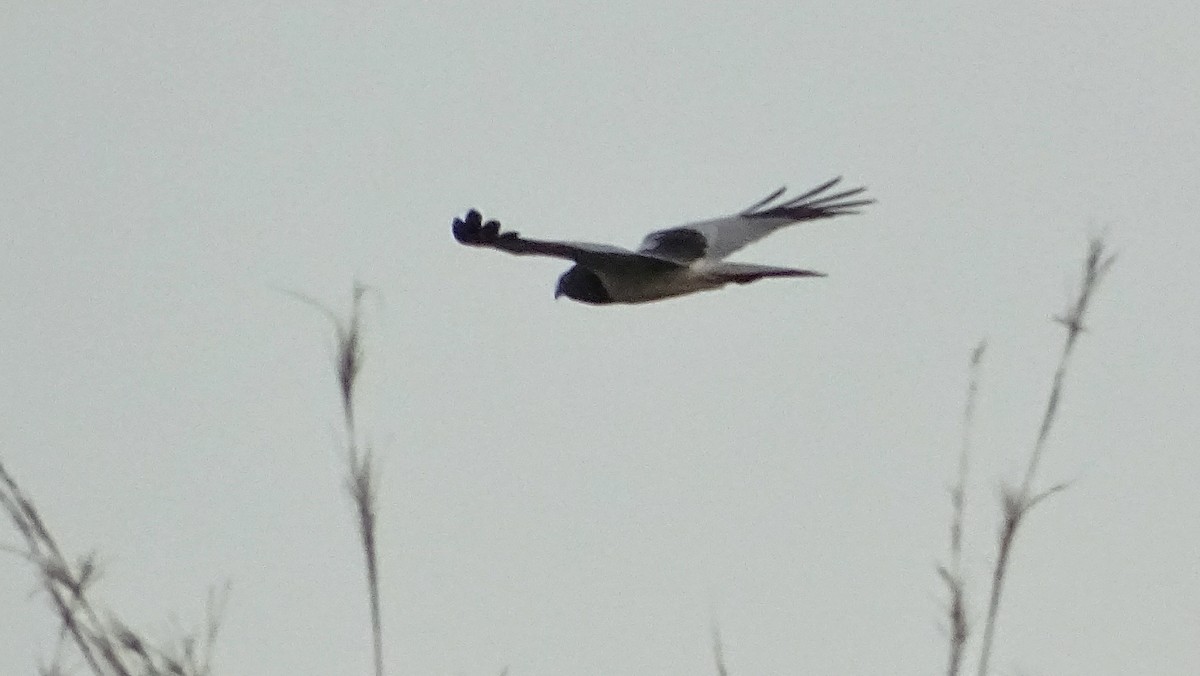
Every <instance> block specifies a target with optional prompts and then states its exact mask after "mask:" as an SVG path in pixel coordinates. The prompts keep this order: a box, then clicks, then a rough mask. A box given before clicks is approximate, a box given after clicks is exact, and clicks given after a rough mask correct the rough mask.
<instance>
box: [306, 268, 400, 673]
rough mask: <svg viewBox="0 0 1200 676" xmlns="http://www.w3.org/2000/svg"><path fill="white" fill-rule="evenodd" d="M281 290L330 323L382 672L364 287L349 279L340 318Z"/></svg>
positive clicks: (348, 484) (377, 658) (376, 652)
mask: <svg viewBox="0 0 1200 676" xmlns="http://www.w3.org/2000/svg"><path fill="white" fill-rule="evenodd" d="M283 291H284V293H287V294H288V295H291V296H292V297H294V298H297V299H299V300H301V301H303V302H305V303H307V304H309V305H311V306H313V307H315V308H316V309H318V310H320V311H321V313H323V314H324V315H325V316H326V317H327V318H329V320H330V322H331V323H332V324H333V329H334V338H335V340H336V341H337V348H336V349H337V354H336V356H335V371H336V374H335V375H336V377H337V384H338V392H339V394H340V396H341V402H342V416H343V421H344V423H345V426H346V490H347V492H348V493H349V494H350V498H351V500H352V501H353V502H354V509H355V518H356V521H357V525H358V534H359V540H360V543H361V545H362V549H363V558H364V565H365V568H366V574H367V600H368V603H369V605H370V616H371V638H372V641H371V644H372V649H373V650H372V652H373V656H374V664H375V676H383V617H382V611H381V608H380V606H381V604H380V595H379V554H378V549H377V547H376V537H375V533H376V516H377V514H378V512H377V510H376V491H375V465H374V455H373V453H372V449H371V448H370V446H367V447H365V448H364V447H363V446H362V445H361V443H360V441H359V434H358V429H357V422H356V416H355V398H354V393H355V385H356V384H357V382H358V375H359V373H360V372H361V370H362V361H363V352H362V299H363V295H364V294H365V293H366V292H367V287H365V286H363V285H362V284H358V283H355V285H354V291H353V293H352V295H351V299H350V315H349V317H348V318H347V319H346V320H345V321H343V320H342V319H341V318H340V317H339V316H338V315H337V314H336V313H334V312H333V311H331V310H329V309H328V308H326V307H325V306H323V305H321V304H320V303H319V302H317V301H315V300H313V299H312V298H310V297H309V296H305V295H303V294H300V293H296V292H294V291H287V290H283Z"/></svg>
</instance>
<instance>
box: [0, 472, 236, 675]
mask: <svg viewBox="0 0 1200 676" xmlns="http://www.w3.org/2000/svg"><path fill="white" fill-rule="evenodd" d="M0 509H3V510H4V511H5V512H6V513H7V514H8V517H9V520H10V521H11V522H12V523H13V526H14V527H15V528H16V530H17V532H18V533H20V535H21V537H22V539H23V540H24V541H25V549H24V550H18V549H14V548H10V547H5V548H4V550H5V551H8V552H10V553H14V554H16V555H18V556H21V557H22V558H24V559H25V560H27V561H29V562H30V563H31V564H32V565H33V566H34V567H35V568H36V569H37V572H38V578H39V582H40V585H41V589H42V591H44V592H45V593H46V596H47V597H48V598H49V599H50V603H51V606H52V607H53V608H54V611H55V613H56V614H57V615H58V618H59V621H60V622H61V623H62V627H61V630H60V632H59V639H58V643H57V646H56V650H55V656H54V659H53V660H52V661H51V663H50V664H49V665H42V666H39V668H38V671H39V673H41V674H44V675H46V676H51V675H54V676H57V675H59V674H63V673H66V668H65V667H64V666H63V665H62V662H63V661H64V659H66V658H65V656H64V653H65V652H66V651H65V648H66V647H67V646H68V645H70V646H72V647H74V648H75V651H76V652H77V653H78V654H79V657H80V658H81V659H82V660H83V662H84V664H85V665H86V667H87V669H88V671H90V672H91V673H92V674H94V675H95V676H134V675H135V674H136V676H168V675H169V676H206V675H207V674H209V673H211V663H212V653H213V648H214V646H215V644H216V638H217V633H218V629H219V626H220V616H221V613H222V607H223V601H222V602H217V600H216V597H215V596H213V595H211V594H210V597H209V607H208V617H207V624H206V627H205V630H204V631H203V632H200V631H197V632H193V633H186V632H184V633H182V635H181V636H180V637H179V638H177V639H175V641H174V642H173V643H168V644H164V645H163V646H155V645H154V644H153V643H152V642H150V641H148V640H146V638H145V637H143V636H141V635H139V634H137V633H136V632H135V631H134V630H132V629H130V628H129V626H128V625H126V624H125V623H124V622H123V621H121V620H120V619H119V618H117V617H116V616H115V615H114V614H113V613H112V612H111V611H107V610H104V609H101V608H99V607H97V606H96V605H95V603H94V602H93V600H92V598H91V593H90V589H91V586H92V584H94V583H95V581H96V580H97V579H98V578H99V573H98V566H97V565H96V557H95V555H94V554H89V555H87V556H84V557H82V558H80V559H79V561H78V562H77V563H76V564H71V562H70V561H69V560H68V559H67V558H66V556H65V555H64V554H63V552H62V550H61V549H60V547H59V545H58V543H57V541H56V539H55V538H54V536H53V535H52V534H51V532H50V529H49V528H48V527H47V526H46V523H45V521H44V520H43V519H42V517H41V515H40V514H39V512H38V510H37V507H36V506H35V505H34V504H33V501H32V500H31V499H30V498H29V497H28V496H27V495H26V494H25V493H24V491H23V490H22V489H21V487H20V486H19V485H18V484H17V482H16V480H15V479H14V478H13V476H12V475H11V474H9V472H8V470H7V469H6V468H5V467H4V465H3V463H0Z"/></svg>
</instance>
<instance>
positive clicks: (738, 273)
mask: <svg viewBox="0 0 1200 676" xmlns="http://www.w3.org/2000/svg"><path fill="white" fill-rule="evenodd" d="M824 276H825V273H824V272H816V271H815V270H799V269H797V268H780V267H776V266H774V265H755V264H753V263H719V264H717V265H714V266H712V267H711V268H709V269H708V270H706V271H705V277H708V278H710V279H712V280H713V281H716V282H720V283H723V284H727V283H729V282H733V283H735V284H749V283H750V282H756V281H758V280H760V279H766V278H768V277H824Z"/></svg>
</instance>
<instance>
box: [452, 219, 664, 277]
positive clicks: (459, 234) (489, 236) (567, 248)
mask: <svg viewBox="0 0 1200 676" xmlns="http://www.w3.org/2000/svg"><path fill="white" fill-rule="evenodd" d="M453 231H454V239H456V240H458V241H459V243H461V244H466V245H468V246H478V247H487V248H490V249H498V250H500V251H507V252H508V253H511V254H516V255H518V256H550V257H552V258H565V259H567V260H572V261H575V262H576V263H579V264H580V265H583V266H585V267H589V268H593V269H598V270H604V269H609V270H618V269H628V268H636V269H639V270H664V269H670V268H678V267H679V266H680V264H679V263H678V262H676V261H673V260H670V259H668V258H664V257H661V256H655V255H653V254H650V253H639V252H635V251H630V250H628V249H622V248H621V247H618V246H611V245H608V244H591V243H587V242H551V241H544V240H537V239H526V238H524V237H521V235H520V234H519V233H517V232H515V231H512V230H510V231H507V232H503V231H501V229H500V222H499V221H494V220H491V221H487V222H486V223H485V222H484V221H483V216H481V215H480V213H479V212H478V211H476V210H474V209H471V210H470V211H468V212H467V216H466V218H465V219H462V218H455V219H454V226H453Z"/></svg>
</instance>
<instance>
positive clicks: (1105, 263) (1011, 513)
mask: <svg viewBox="0 0 1200 676" xmlns="http://www.w3.org/2000/svg"><path fill="white" fill-rule="evenodd" d="M1115 260H1116V256H1115V255H1112V254H1106V252H1105V248H1104V241H1103V240H1102V239H1099V238H1094V239H1092V240H1090V241H1089V242H1088V253H1087V257H1086V258H1085V259H1084V264H1083V278H1082V281H1081V282H1080V285H1079V293H1078V295H1077V296H1076V297H1075V299H1074V301H1073V302H1072V303H1071V304H1070V306H1069V307H1068V308H1067V311H1066V313H1065V314H1063V315H1062V316H1059V317H1055V321H1057V322H1058V323H1060V324H1062V325H1063V326H1064V327H1066V329H1067V335H1066V338H1065V340H1064V341H1063V349H1062V352H1061V353H1060V355H1059V360H1058V367H1057V368H1056V369H1055V371H1054V379H1053V381H1052V382H1051V385H1050V394H1049V396H1048V397H1047V399H1046V408H1045V410H1044V411H1043V413H1042V421H1041V424H1040V425H1039V426H1038V433H1037V436H1036V437H1035V440H1034V443H1033V450H1032V451H1031V452H1030V454H1029V464H1028V465H1027V467H1026V469H1025V478H1024V480H1023V481H1022V482H1021V486H1020V488H1018V489H1014V488H1012V487H1011V486H1004V487H1002V489H1001V497H1002V500H1003V509H1004V514H1003V519H1002V521H1001V525H1000V534H999V542H998V548H997V554H996V563H995V566H994V568H993V569H992V586H991V593H990V594H989V598H988V609H987V616H986V619H985V621H984V628H983V639H982V643H981V645H980V651H979V671H978V674H979V676H987V673H988V666H989V662H990V660H991V654H992V647H993V644H994V641H995V634H996V620H997V617H998V616H999V612H1000V599H1001V597H1002V595H1003V592H1004V583H1005V580H1006V579H1007V575H1008V563H1009V560H1010V558H1011V554H1012V547H1013V543H1014V542H1015V540H1016V536H1017V531H1018V530H1019V529H1020V527H1021V524H1022V523H1024V520H1025V517H1026V516H1027V515H1028V514H1029V512H1030V510H1032V509H1033V508H1034V507H1035V506H1036V505H1038V504H1039V503H1040V502H1041V501H1042V500H1044V499H1046V498H1047V497H1049V496H1051V495H1053V494H1055V493H1057V492H1059V491H1061V490H1063V489H1064V488H1065V487H1066V485H1065V484H1057V485H1055V486H1053V487H1051V488H1050V489H1049V490H1045V491H1042V492H1040V493H1034V492H1033V482H1034V480H1035V479H1036V476H1037V470H1038V467H1039V466H1040V464H1041V461H1042V456H1043V455H1044V453H1045V448H1046V440H1047V439H1049V437H1050V431H1051V430H1052V429H1053V427H1054V422H1055V420H1056V419H1057V415H1058V407H1059V402H1060V401H1061V400H1062V392H1063V384H1064V382H1065V381H1066V375H1067V367H1068V365H1069V364H1070V359H1071V355H1072V353H1073V352H1074V350H1075V344H1076V342H1077V340H1078V338H1079V336H1080V335H1081V334H1082V333H1083V332H1084V330H1085V328H1084V323H1083V320H1084V317H1085V316H1086V314H1087V310H1088V307H1089V306H1090V304H1091V300H1092V296H1093V294H1094V292H1095V291H1096V288H1097V287H1098V286H1099V284H1100V281H1101V280H1102V279H1103V278H1104V275H1105V274H1106V273H1107V272H1108V271H1109V269H1110V268H1111V267H1112V264H1113V262H1114V261H1115Z"/></svg>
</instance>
